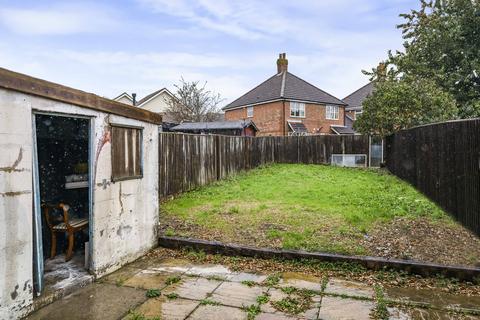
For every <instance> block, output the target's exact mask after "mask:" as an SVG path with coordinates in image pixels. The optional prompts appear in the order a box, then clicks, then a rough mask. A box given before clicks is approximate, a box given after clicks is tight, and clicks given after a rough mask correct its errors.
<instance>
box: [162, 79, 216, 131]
mask: <svg viewBox="0 0 480 320" xmlns="http://www.w3.org/2000/svg"><path fill="white" fill-rule="evenodd" d="M206 85H207V83H206V82H205V83H204V84H203V85H199V82H198V81H194V82H188V81H185V80H184V79H183V78H181V79H180V83H179V84H176V85H175V88H176V93H175V99H170V100H169V101H167V103H168V109H167V113H168V114H169V117H171V118H172V119H173V120H174V121H176V122H183V121H188V122H204V121H215V120H217V119H218V113H219V111H220V110H219V105H220V103H221V102H222V99H221V98H220V94H217V93H215V92H212V91H210V90H207V89H206Z"/></svg>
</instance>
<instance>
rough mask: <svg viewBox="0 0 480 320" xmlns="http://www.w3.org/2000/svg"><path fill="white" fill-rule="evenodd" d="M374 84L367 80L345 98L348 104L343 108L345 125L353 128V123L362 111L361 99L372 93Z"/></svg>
mask: <svg viewBox="0 0 480 320" xmlns="http://www.w3.org/2000/svg"><path fill="white" fill-rule="evenodd" d="M374 89H375V85H374V83H373V82H369V83H367V84H366V85H364V86H363V87H361V88H360V89H357V90H355V91H354V92H352V93H351V94H349V95H348V96H346V97H345V98H343V101H345V102H346V103H347V104H348V106H347V107H346V108H345V126H346V127H349V128H353V124H354V123H355V121H356V120H357V118H358V117H359V116H360V115H361V114H362V112H363V101H364V100H365V99H366V98H367V97H368V96H369V95H371V94H372V93H373V91H374Z"/></svg>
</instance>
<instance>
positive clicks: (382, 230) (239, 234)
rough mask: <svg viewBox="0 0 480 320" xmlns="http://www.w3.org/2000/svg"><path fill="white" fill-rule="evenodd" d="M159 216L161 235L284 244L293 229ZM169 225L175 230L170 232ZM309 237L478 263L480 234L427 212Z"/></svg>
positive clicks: (345, 247) (377, 252)
mask: <svg viewBox="0 0 480 320" xmlns="http://www.w3.org/2000/svg"><path fill="white" fill-rule="evenodd" d="M161 221H162V223H161V227H160V234H162V235H170V236H172V235H176V236H181V237H186V238H196V239H203V240H212V241H220V242H225V243H236V244H243V245H249V246H254V247H255V246H256V247H267V248H278V249H280V248H284V247H285V240H287V241H288V239H285V238H283V237H282V236H281V234H282V233H283V234H285V233H287V234H288V232H289V230H291V228H290V227H289V226H287V225H283V224H281V223H263V224H261V225H260V227H259V228H254V227H252V228H232V229H231V230H229V231H228V232H222V231H219V230H218V229H209V228H206V227H203V226H200V225H197V224H195V223H191V222H186V221H184V220H180V219H177V218H175V217H172V216H162V217H161ZM167 230H174V231H175V232H174V233H173V234H169V232H168V231H167ZM277 234H278V236H276V235H277ZM308 238H312V239H314V241H315V245H316V246H322V245H323V242H324V241H327V240H328V241H329V243H328V244H325V248H328V250H325V251H329V252H338V251H343V253H348V254H360V255H370V256H378V257H384V258H394V259H407V260H417V261H423V262H433V263H440V264H445V265H464V266H476V267H480V239H479V238H478V237H476V236H475V235H474V234H473V233H472V232H470V231H469V230H466V229H465V228H463V227H461V226H459V225H454V224H441V223H433V222H431V221H429V220H427V219H424V218H418V219H414V220H412V219H407V218H396V219H394V220H393V221H390V222H388V223H379V224H377V225H375V226H374V227H373V228H372V229H371V230H369V231H368V233H367V234H362V233H359V232H355V231H354V230H348V229H347V230H344V231H342V232H340V233H339V232H333V231H332V230H327V229H323V230H322V229H319V230H318V232H316V234H314V235H310V236H309V237H308ZM349 250H351V251H350V252H348V251H349ZM310 251H321V250H310ZM344 251H347V252H344Z"/></svg>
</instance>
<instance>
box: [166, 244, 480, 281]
mask: <svg viewBox="0 0 480 320" xmlns="http://www.w3.org/2000/svg"><path fill="white" fill-rule="evenodd" d="M158 245H159V246H160V247H163V248H168V249H182V248H192V249H194V250H202V251H204V252H206V253H218V254H223V255H227V256H245V257H256V258H264V259H272V258H281V259H289V260H297V259H313V260H319V261H325V262H338V263H343V262H347V263H357V264H360V265H362V266H364V267H366V268H367V269H372V270H381V269H384V268H387V269H391V270H397V271H406V272H408V273H412V274H418V275H421V276H425V277H428V276H435V275H443V276H445V277H450V278H457V279H459V280H464V281H473V280H474V279H480V268H473V267H462V266H450V265H441V264H435V263H426V262H419V261H413V260H400V259H386V258H380V257H370V256H347V255H341V254H333V253H322V252H307V251H301V250H283V249H269V248H255V247H250V246H243V245H237V244H225V243H222V242H218V241H207V240H200V239H190V238H180V237H166V236H160V237H159V239H158Z"/></svg>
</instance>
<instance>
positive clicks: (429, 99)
mask: <svg viewBox="0 0 480 320" xmlns="http://www.w3.org/2000/svg"><path fill="white" fill-rule="evenodd" d="M456 114H457V106H456V103H455V100H454V98H453V97H452V96H451V95H450V94H449V93H446V92H444V91H442V90H441V89H440V88H439V87H438V86H437V85H436V84H435V82H434V81H432V80H426V79H414V80H411V79H409V78H402V79H388V80H377V81H376V82H375V92H374V93H373V94H372V95H371V96H369V97H367V98H366V99H365V101H364V102H363V113H362V115H361V116H360V117H359V118H358V120H357V121H355V124H354V126H355V129H356V130H358V131H360V132H362V133H365V134H378V135H381V136H386V135H388V134H391V133H394V132H396V131H398V130H401V129H406V128H411V127H414V126H417V125H421V124H425V123H432V122H439V121H444V120H449V119H452V118H454V117H455V116H456Z"/></svg>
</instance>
